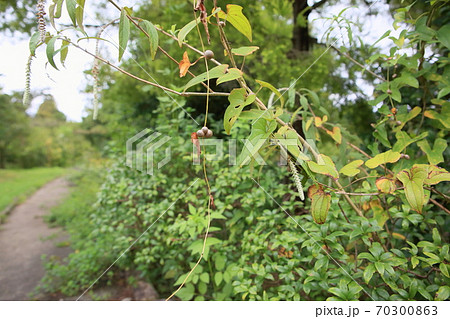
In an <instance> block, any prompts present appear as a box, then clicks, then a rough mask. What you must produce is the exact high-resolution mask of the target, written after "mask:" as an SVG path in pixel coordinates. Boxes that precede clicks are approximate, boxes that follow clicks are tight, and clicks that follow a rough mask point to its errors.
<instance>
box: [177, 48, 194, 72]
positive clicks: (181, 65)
mask: <svg viewBox="0 0 450 319" xmlns="http://www.w3.org/2000/svg"><path fill="white" fill-rule="evenodd" d="M190 66H191V62H190V61H189V57H188V54H187V51H185V52H184V53H183V60H181V61H180V63H178V67H179V68H180V78H182V77H183V76H185V75H186V73H187V71H188V70H189V67H190Z"/></svg>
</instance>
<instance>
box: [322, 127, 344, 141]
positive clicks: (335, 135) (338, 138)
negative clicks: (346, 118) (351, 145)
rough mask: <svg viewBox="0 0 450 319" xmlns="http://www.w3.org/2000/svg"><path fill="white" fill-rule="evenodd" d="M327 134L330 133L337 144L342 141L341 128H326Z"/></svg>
mask: <svg viewBox="0 0 450 319" xmlns="http://www.w3.org/2000/svg"><path fill="white" fill-rule="evenodd" d="M326 132H327V133H328V135H330V136H331V137H332V138H333V140H335V141H336V142H337V143H338V144H341V143H342V135H341V129H340V128H339V127H337V126H335V127H333V131H330V130H326Z"/></svg>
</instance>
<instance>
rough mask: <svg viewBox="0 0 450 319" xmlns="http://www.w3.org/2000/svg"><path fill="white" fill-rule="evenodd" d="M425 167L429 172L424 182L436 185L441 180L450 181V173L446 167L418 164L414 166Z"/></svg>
mask: <svg viewBox="0 0 450 319" xmlns="http://www.w3.org/2000/svg"><path fill="white" fill-rule="evenodd" d="M414 167H419V168H423V169H424V170H426V172H427V176H426V178H425V180H424V183H425V184H427V185H435V184H438V183H440V182H450V173H449V172H447V171H446V170H445V169H444V168H441V167H439V166H436V165H426V164H416V165H414V166H413V168H414Z"/></svg>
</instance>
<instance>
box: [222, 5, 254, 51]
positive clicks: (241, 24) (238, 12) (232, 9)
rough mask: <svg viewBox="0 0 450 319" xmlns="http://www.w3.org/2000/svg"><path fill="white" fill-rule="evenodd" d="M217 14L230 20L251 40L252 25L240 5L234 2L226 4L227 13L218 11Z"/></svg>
mask: <svg viewBox="0 0 450 319" xmlns="http://www.w3.org/2000/svg"><path fill="white" fill-rule="evenodd" d="M217 14H218V16H219V18H220V19H224V20H226V21H227V22H230V23H231V24H232V25H233V27H235V28H236V29H237V30H238V31H239V32H240V33H242V34H243V35H245V36H246V37H247V39H249V40H250V42H252V27H251V25H250V22H249V21H248V19H247V18H246V17H245V15H244V14H243V13H242V7H241V6H238V5H236V4H227V13H225V12H223V11H219V12H218V13H217Z"/></svg>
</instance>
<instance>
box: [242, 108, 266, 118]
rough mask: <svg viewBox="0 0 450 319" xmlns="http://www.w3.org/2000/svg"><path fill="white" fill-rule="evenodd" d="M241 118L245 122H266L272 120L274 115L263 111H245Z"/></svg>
mask: <svg viewBox="0 0 450 319" xmlns="http://www.w3.org/2000/svg"><path fill="white" fill-rule="evenodd" d="M239 118H240V119H243V120H256V119H259V118H263V119H266V120H272V119H273V113H272V112H271V111H270V110H267V111H263V110H257V109H251V110H248V111H243V112H242V113H241V115H239Z"/></svg>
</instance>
